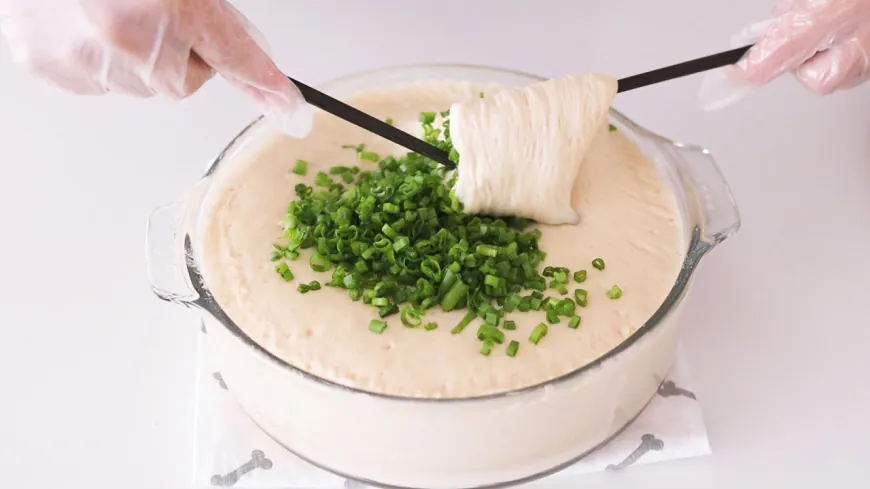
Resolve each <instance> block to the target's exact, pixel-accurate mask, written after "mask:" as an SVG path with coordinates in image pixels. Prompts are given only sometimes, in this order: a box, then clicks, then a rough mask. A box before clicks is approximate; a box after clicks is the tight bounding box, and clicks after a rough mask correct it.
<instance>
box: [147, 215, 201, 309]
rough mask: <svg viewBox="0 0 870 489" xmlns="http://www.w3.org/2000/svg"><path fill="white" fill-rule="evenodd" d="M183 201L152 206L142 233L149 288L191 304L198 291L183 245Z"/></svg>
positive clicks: (180, 301)
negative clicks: (144, 230) (155, 207)
mask: <svg viewBox="0 0 870 489" xmlns="http://www.w3.org/2000/svg"><path fill="white" fill-rule="evenodd" d="M186 208H187V206H186V204H185V202H183V201H179V202H173V203H171V204H168V205H165V206H162V207H158V208H157V209H154V211H153V212H152V213H151V215H150V216H149V217H148V228H147V231H146V235H145V266H146V269H147V273H148V280H149V282H150V283H151V290H152V291H153V292H154V294H155V295H156V296H157V297H159V298H160V299H163V300H165V301H167V302H172V303H174V304H181V305H184V306H194V305H195V304H194V302H195V301H197V300H198V299H199V294H198V293H197V291H196V290H195V289H194V287H193V285H192V284H191V280H190V274H189V273H188V264H189V261H190V259H191V257H190V256H189V254H188V252H187V251H186V250H187V247H186V246H185V242H184V241H185V239H187V233H186V226H185V220H186Z"/></svg>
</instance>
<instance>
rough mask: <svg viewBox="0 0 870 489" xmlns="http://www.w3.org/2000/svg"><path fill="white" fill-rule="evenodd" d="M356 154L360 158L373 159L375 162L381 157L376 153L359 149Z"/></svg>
mask: <svg viewBox="0 0 870 489" xmlns="http://www.w3.org/2000/svg"><path fill="white" fill-rule="evenodd" d="M357 156H358V157H359V159H361V160H368V161H373V162H375V163H377V162H378V160H380V159H381V157H380V156H378V154H377V153H372V152H371V151H360V152H359V153H357Z"/></svg>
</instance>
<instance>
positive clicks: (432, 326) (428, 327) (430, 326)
mask: <svg viewBox="0 0 870 489" xmlns="http://www.w3.org/2000/svg"><path fill="white" fill-rule="evenodd" d="M437 328H438V323H426V326H423V329H425V330H426V331H432V330H433V329H437Z"/></svg>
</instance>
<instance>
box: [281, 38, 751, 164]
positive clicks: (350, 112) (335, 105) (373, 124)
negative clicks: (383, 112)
mask: <svg viewBox="0 0 870 489" xmlns="http://www.w3.org/2000/svg"><path fill="white" fill-rule="evenodd" d="M750 48H752V46H751V45H750V46H743V47H741V48H737V49H732V50H730V51H725V52H721V53H717V54H713V55H710V56H705V57H703V58H697V59H693V60H690V61H685V62H683V63H679V64H675V65H671V66H666V67H664V68H659V69H657V70H653V71H647V72H646V73H641V74H639V75H634V76H629V77H627V78H623V79H621V80H619V81H618V87H619V88H618V89H617V93H622V92H627V91H629V90H634V89H636V88H641V87H645V86H648V85H654V84H656V83H661V82H664V81H668V80H674V79H676V78H682V77H684V76H688V75H694V74H696V73H701V72H703V71H708V70H712V69H716V68H721V67H723V66H727V65H731V64H734V63H736V62H738V61H740V59H741V58H742V57H743V55H745V54H746V52H747V51H749V49H750ZM290 81H292V82H293V83H294V84H295V85H296V86H297V87H298V88H299V91H300V92H302V96H303V97H305V100H306V101H307V102H308V103H309V104H311V105H313V106H315V107H318V108H320V109H323V110H324V111H326V112H329V113H330V114H332V115H334V116H336V117H339V118H341V119H344V120H346V121H347V122H350V123H351V124H354V125H356V126H359V127H361V128H363V129H365V130H367V131H369V132H372V133H375V134H377V135H378V136H381V137H382V138H385V139H388V140H390V141H392V142H394V143H396V144H398V145H400V146H404V147H405V148H408V149H409V150H411V151H413V152H415V153H419V154H421V155H423V156H425V157H427V158H431V159H433V160H435V161H437V162H438V163H440V164H442V165H444V166H445V167H447V168H450V169H453V168H456V165H455V164H454V163H453V162H452V161H450V158H449V157H448V154H447V152H446V151H443V150H441V149H439V148H436V147H435V146H432V145H431V144H429V143H427V142H425V141H423V140H421V139H419V138H417V137H415V136H412V135H410V134H408V133H407V132H405V131H402V130H400V129H396V128H395V127H393V126H391V125H389V124H387V123H386V122H384V121H382V120H380V119H377V118H375V117H372V116H370V115H369V114H366V113H365V112H362V111H360V110H358V109H355V108H353V107H351V106H350V105H347V104H345V103H344V102H341V101H339V100H336V99H334V98H332V97H330V96H329V95H327V94H325V93H323V92H321V91H319V90H316V89H314V88H311V87H309V86H308V85H306V84H304V83H302V82H300V81H298V80H295V79H293V78H290Z"/></svg>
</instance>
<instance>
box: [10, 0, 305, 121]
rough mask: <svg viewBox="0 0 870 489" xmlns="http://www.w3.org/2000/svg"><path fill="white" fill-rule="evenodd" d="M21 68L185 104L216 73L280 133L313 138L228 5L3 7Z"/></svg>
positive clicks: (72, 0)
mask: <svg viewBox="0 0 870 489" xmlns="http://www.w3.org/2000/svg"><path fill="white" fill-rule="evenodd" d="M0 21H2V31H3V34H4V35H5V37H6V39H7V40H8V42H9V48H10V51H11V53H12V57H13V60H14V61H15V62H16V63H18V64H22V65H24V66H26V67H28V68H29V69H30V70H31V71H33V72H34V73H35V74H37V75H38V76H40V77H42V78H45V79H47V80H48V81H49V82H51V83H53V84H54V85H57V86H59V87H61V88H63V89H66V90H68V91H72V92H75V93H80V94H102V93H106V92H113V93H122V94H128V95H134V96H140V97H150V96H152V95H155V94H161V95H165V96H168V97H171V98H177V99H178V98H184V97H187V96H188V95H190V94H192V93H194V92H195V91H197V90H198V89H199V88H200V87H201V86H202V85H203V84H204V83H205V82H206V81H208V80H209V79H210V78H211V77H212V76H214V74H215V72H217V73H219V74H220V75H221V76H222V77H223V78H225V79H226V80H227V81H229V82H230V83H231V84H232V85H234V86H236V87H237V88H239V89H240V90H241V91H242V92H244V93H245V94H247V96H248V97H249V98H250V99H251V100H252V101H253V102H254V103H255V104H256V105H257V107H258V108H259V110H260V111H261V112H262V113H263V114H264V115H265V116H266V117H268V118H269V119H271V120H272V121H273V122H274V123H276V124H277V125H278V127H279V128H281V129H282V130H284V131H285V132H287V133H288V134H290V135H292V136H296V137H302V136H305V135H306V134H307V133H308V132H309V131H310V129H311V118H312V117H311V115H312V114H311V112H312V111H311V108H310V107H309V106H308V105H307V104H306V103H305V101H304V99H303V98H302V95H301V94H300V93H299V90H297V88H296V87H295V86H294V85H293V84H292V83H291V82H290V81H289V80H288V79H287V77H286V76H284V74H283V73H282V72H281V70H279V69H278V67H277V66H275V63H274V62H273V61H272V59H271V58H270V57H269V55H268V54H267V53H266V51H265V44H264V43H258V39H260V38H261V36H260V34H259V33H258V32H257V31H256V29H254V28H253V26H251V24H250V23H249V22H248V21H247V20H246V19H245V17H244V16H243V15H242V14H241V13H240V12H239V11H237V10H236V9H235V8H234V7H233V6H232V5H230V4H229V3H228V2H226V1H225V0H0Z"/></svg>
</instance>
